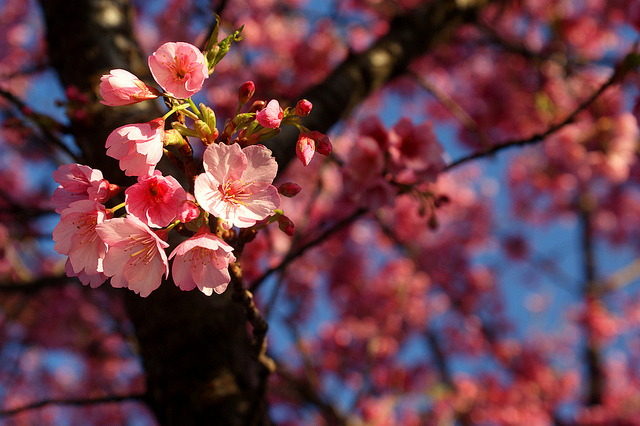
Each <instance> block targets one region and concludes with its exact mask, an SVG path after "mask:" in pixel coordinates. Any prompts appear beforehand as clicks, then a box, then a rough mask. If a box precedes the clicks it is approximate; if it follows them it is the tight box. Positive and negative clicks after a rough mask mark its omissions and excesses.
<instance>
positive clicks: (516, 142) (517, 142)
mask: <svg viewBox="0 0 640 426" xmlns="http://www.w3.org/2000/svg"><path fill="white" fill-rule="evenodd" d="M619 81H620V76H619V75H618V74H616V73H614V74H613V75H612V76H611V77H610V78H609V79H608V80H607V81H606V82H605V83H604V84H603V85H602V86H600V88H599V89H598V90H596V91H595V92H594V93H593V94H592V95H591V96H589V98H588V99H586V100H585V101H584V102H582V103H581V104H580V105H578V107H577V108H576V109H575V110H573V112H572V113H571V114H569V115H568V116H567V118H565V119H564V120H562V121H561V122H559V123H558V124H554V125H552V126H551V127H549V128H548V129H547V130H545V131H544V132H542V133H536V134H534V135H531V136H530V137H528V138H526V139H512V140H509V141H505V142H501V143H499V144H496V145H493V146H492V147H491V148H487V149H484V150H482V151H478V152H476V153H473V154H471V155H468V156H466V157H462V158H459V159H458V160H456V161H454V162H453V163H451V164H449V165H448V166H447V167H446V168H445V170H451V169H453V168H455V167H458V166H459V165H461V164H464V163H466V162H468V161H471V160H475V159H477V158H482V157H487V156H490V155H493V154H496V153H497V152H500V151H503V150H505V149H507V148H513V147H518V146H526V145H532V144H534V143H537V142H541V141H543V140H544V139H545V138H547V137H548V136H550V135H552V134H553V133H555V132H557V131H558V130H560V129H562V128H563V127H564V126H566V125H567V124H570V123H572V122H573V121H574V120H575V118H576V116H577V115H578V114H579V113H581V112H582V111H583V110H585V109H586V108H587V107H588V106H589V105H591V104H592V103H593V101H595V100H596V98H598V97H599V96H600V95H601V94H602V93H603V92H604V91H605V90H607V89H608V88H609V87H611V86H612V85H614V84H615V83H618V82H619Z"/></svg>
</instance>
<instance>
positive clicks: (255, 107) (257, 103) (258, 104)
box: [249, 101, 267, 113]
mask: <svg viewBox="0 0 640 426" xmlns="http://www.w3.org/2000/svg"><path fill="white" fill-rule="evenodd" d="M266 104H267V103H266V102H265V101H255V102H254V103H252V104H251V106H250V107H249V113H252V112H258V111H260V110H261V109H262V108H264V106H265V105H266Z"/></svg>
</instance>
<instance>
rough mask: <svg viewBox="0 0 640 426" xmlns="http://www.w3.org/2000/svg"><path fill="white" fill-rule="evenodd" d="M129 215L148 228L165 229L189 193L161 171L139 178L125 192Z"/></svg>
mask: <svg viewBox="0 0 640 426" xmlns="http://www.w3.org/2000/svg"><path fill="white" fill-rule="evenodd" d="M124 194H125V198H124V201H125V208H126V209H127V213H129V214H132V215H134V216H135V217H137V218H138V219H140V220H141V221H142V222H144V223H145V224H147V225H148V226H152V227H155V228H163V227H165V226H167V225H169V224H170V223H171V222H173V220H174V219H175V218H176V216H177V214H178V206H179V205H180V203H182V202H183V201H184V200H186V199H187V193H186V192H185V190H184V188H182V186H181V185H180V184H179V183H178V181H177V180H176V179H175V178H174V177H173V176H162V173H161V172H160V171H159V170H154V172H153V174H152V175H142V176H139V177H138V183H136V184H134V185H131V186H130V187H129V188H127V190H126V191H125V192H124Z"/></svg>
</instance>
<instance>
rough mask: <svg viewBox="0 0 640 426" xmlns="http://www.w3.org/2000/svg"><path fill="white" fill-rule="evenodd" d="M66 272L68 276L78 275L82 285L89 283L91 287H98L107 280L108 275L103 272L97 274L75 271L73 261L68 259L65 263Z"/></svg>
mask: <svg viewBox="0 0 640 426" xmlns="http://www.w3.org/2000/svg"><path fill="white" fill-rule="evenodd" d="M64 272H65V273H66V274H67V276H68V277H78V280H79V281H80V282H81V283H82V285H88V286H89V287H91V288H98V287H100V286H101V285H102V283H103V282H105V281H106V280H107V276H106V275H105V274H103V273H102V272H98V273H97V274H93V275H89V274H87V273H86V272H85V271H80V272H75V271H74V270H73V266H71V261H70V260H69V259H67V261H66V263H65V264H64Z"/></svg>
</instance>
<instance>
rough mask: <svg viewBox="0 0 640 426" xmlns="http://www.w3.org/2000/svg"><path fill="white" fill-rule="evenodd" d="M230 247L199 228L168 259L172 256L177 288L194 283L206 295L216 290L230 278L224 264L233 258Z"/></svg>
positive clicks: (230, 261)
mask: <svg viewBox="0 0 640 426" xmlns="http://www.w3.org/2000/svg"><path fill="white" fill-rule="evenodd" d="M232 251H233V248H232V247H231V246H230V245H229V244H227V243H225V242H224V241H223V240H221V239H220V238H218V237H216V236H215V235H213V234H210V233H208V232H206V231H205V230H204V228H203V229H201V230H200V231H198V232H197V233H196V234H195V235H194V236H193V237H191V238H189V239H188V240H186V241H184V242H182V243H181V244H179V245H178V247H176V248H175V250H173V252H171V255H170V256H169V259H171V258H173V257H174V256H175V260H174V261H173V271H172V272H171V274H172V276H173V280H174V281H175V283H176V285H177V286H178V287H180V289H181V290H185V291H188V290H193V289H194V288H196V287H198V289H200V291H201V292H203V293H204V294H206V295H207V296H211V294H213V292H214V291H215V292H216V293H217V294H220V293H222V292H223V291H225V290H226V288H227V285H229V281H231V277H230V276H229V271H228V269H227V268H228V266H229V263H233V262H235V261H236V258H235V256H234V255H233V254H232V253H231V252H232Z"/></svg>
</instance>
